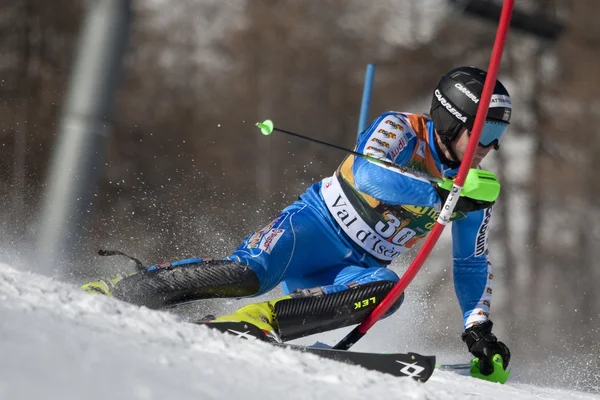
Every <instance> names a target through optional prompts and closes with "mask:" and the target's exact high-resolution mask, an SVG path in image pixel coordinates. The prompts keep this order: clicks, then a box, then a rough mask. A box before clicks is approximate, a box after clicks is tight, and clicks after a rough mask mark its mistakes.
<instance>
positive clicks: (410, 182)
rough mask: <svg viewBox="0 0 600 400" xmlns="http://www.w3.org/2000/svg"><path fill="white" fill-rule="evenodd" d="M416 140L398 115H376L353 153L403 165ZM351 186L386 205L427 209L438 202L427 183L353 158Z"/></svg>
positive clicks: (436, 195) (433, 189)
mask: <svg viewBox="0 0 600 400" xmlns="http://www.w3.org/2000/svg"><path fill="white" fill-rule="evenodd" d="M417 142H418V140H417V138H416V136H415V134H414V132H413V129H412V128H411V127H410V125H409V124H408V123H407V122H406V121H405V120H404V119H403V118H402V117H401V115H400V114H399V113H395V112H388V113H385V114H382V115H381V116H379V117H378V118H377V119H376V120H375V121H374V122H373V123H372V124H371V125H370V126H369V128H368V129H367V130H366V131H365V132H363V133H362V134H361V136H360V138H359V141H358V146H357V151H358V152H359V153H363V154H367V155H370V156H373V157H377V158H382V159H386V160H388V161H392V162H394V163H396V164H398V165H406V163H407V162H408V161H409V160H410V158H411V155H412V153H413V151H414V148H415V146H416V145H418V143H417ZM352 168H353V173H354V183H355V187H356V188H357V189H358V190H359V191H361V192H363V193H366V194H368V195H369V196H372V197H374V198H376V199H377V200H380V201H382V202H384V203H387V204H410V205H416V206H430V207H433V206H435V205H436V204H440V203H441V200H440V197H439V195H438V193H437V192H436V190H435V188H434V187H433V186H432V185H431V183H430V182H429V181H428V180H426V179H423V178H419V177H416V176H414V175H411V174H410V173H402V172H399V171H396V170H393V169H389V168H386V167H385V166H383V165H381V164H378V163H375V162H372V161H369V160H365V159H363V158H359V157H355V158H354V165H353V167H352Z"/></svg>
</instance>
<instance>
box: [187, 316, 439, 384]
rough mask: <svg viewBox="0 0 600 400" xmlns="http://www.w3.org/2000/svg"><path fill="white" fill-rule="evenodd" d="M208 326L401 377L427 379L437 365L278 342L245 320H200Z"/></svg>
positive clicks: (415, 357)
mask: <svg viewBox="0 0 600 400" xmlns="http://www.w3.org/2000/svg"><path fill="white" fill-rule="evenodd" d="M197 323H199V324H201V325H205V326H207V327H209V328H213V329H217V330H219V331H221V332H226V333H229V334H231V335H235V336H237V337H239V338H241V339H248V340H257V339H258V340H262V341H266V342H269V343H271V344H272V345H274V346H277V347H283V348H288V349H290V350H294V351H300V352H303V353H311V354H315V355H317V356H319V357H323V358H329V359H332V360H336V361H340V362H343V363H346V364H353V365H358V366H361V367H363V368H366V369H370V370H373V371H379V372H383V373H387V374H391V375H394V376H399V377H410V378H413V379H415V380H417V381H419V382H425V381H427V380H428V379H429V377H431V374H432V373H433V371H434V367H435V356H422V355H420V354H417V353H407V354H404V353H394V354H379V353H359V352H354V351H347V350H334V349H327V348H315V347H310V346H300V345H293V344H287V343H275V342H273V341H272V340H270V339H269V338H268V337H267V335H266V334H265V333H264V332H263V331H262V330H260V329H259V328H257V327H256V326H254V325H252V324H249V323H246V322H197Z"/></svg>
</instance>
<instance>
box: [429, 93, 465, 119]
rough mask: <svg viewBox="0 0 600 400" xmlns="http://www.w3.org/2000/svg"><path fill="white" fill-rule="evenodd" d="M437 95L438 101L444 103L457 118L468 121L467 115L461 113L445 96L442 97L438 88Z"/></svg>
mask: <svg viewBox="0 0 600 400" xmlns="http://www.w3.org/2000/svg"><path fill="white" fill-rule="evenodd" d="M434 93H435V97H437V99H438V101H439V102H440V103H442V105H443V106H444V107H445V108H446V110H448V112H449V113H450V114H452V115H454V116H455V117H456V118H458V119H459V120H461V121H462V122H467V117H464V116H463V115H462V114H461V113H459V112H458V111H457V110H456V108H454V107H452V104H450V103H449V102H448V100H446V99H445V98H443V97H442V94H441V93H440V91H439V90H438V89H435V92H434Z"/></svg>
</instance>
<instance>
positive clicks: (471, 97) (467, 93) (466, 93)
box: [454, 83, 479, 104]
mask: <svg viewBox="0 0 600 400" xmlns="http://www.w3.org/2000/svg"><path fill="white" fill-rule="evenodd" d="M454 87H455V88H457V89H458V90H460V91H461V92H463V93H464V94H465V96H467V97H468V98H470V99H471V100H472V101H473V103H475V104H478V103H479V99H478V98H477V96H475V95H474V94H473V93H471V92H470V91H469V89H467V88H466V87H464V86H463V85H461V84H460V83H456V84H455V85H454Z"/></svg>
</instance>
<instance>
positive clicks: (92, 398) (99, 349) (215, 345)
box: [0, 265, 600, 400]
mask: <svg viewBox="0 0 600 400" xmlns="http://www.w3.org/2000/svg"><path fill="white" fill-rule="evenodd" d="M41 398H43V399H63V400H67V399H77V400H81V399H86V400H106V399H111V400H112V399H132V400H135V399H140V400H142V399H143V400H152V399H161V400H162V399H179V400H184V399H195V400H197V399H204V400H208V399H219V400H223V399H245V400H252V399H260V400H267V399H273V400H281V399H285V400H296V399H297V400H306V399H327V400H336V399H340V400H349V399H368V398H370V399H440V400H442V399H461V400H463V399H475V398H483V399H487V400H490V399H516V400H519V399H600V396H598V395H594V394H588V393H582V392H569V391H563V390H557V389H545V388H539V387H535V386H529V385H523V384H507V385H499V384H492V383H488V382H484V381H479V380H476V379H474V378H470V377H465V376H460V375H457V374H455V373H453V372H444V371H436V372H435V373H434V375H433V376H432V378H431V379H430V380H429V381H428V382H427V383H425V384H420V383H417V382H414V381H413V380H411V379H407V378H395V377H392V376H389V375H385V374H381V373H377V372H372V371H367V370H364V369H362V368H360V367H356V366H350V365H345V364H340V363H337V362H334V361H330V360H323V359H319V358H317V357H316V356H313V355H309V354H300V353H296V352H292V351H291V350H287V349H278V348H273V347H271V346H269V345H268V344H265V343H257V342H247V341H241V340H239V339H235V338H233V337H229V336H225V335H222V334H219V333H217V332H213V331H210V330H208V329H206V328H205V327H201V326H197V325H193V324H190V323H186V322H185V321H184V320H182V319H181V318H180V317H177V316H174V315H172V314H168V313H166V312H158V311H152V310H148V309H145V308H138V307H134V306H131V305H129V304H125V303H121V302H118V301H116V300H114V299H111V298H106V297H103V296H94V295H89V294H86V293H84V292H82V291H80V290H79V289H78V288H77V287H74V286H71V285H67V284H64V283H61V282H57V281H54V280H52V279H50V278H47V277H44V276H40V275H35V274H31V273H25V272H21V271H17V270H15V269H13V268H11V267H9V266H6V265H0V399H1V400H4V399H11V400H13V399H20V400H24V399H35V400H39V399H41Z"/></svg>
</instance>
